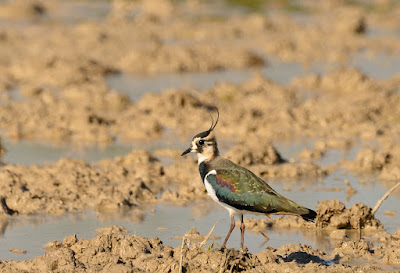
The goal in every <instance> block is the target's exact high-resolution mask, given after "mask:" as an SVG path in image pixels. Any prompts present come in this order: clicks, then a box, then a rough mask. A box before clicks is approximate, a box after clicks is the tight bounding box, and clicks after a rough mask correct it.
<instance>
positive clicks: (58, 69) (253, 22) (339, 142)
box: [0, 0, 400, 272]
mask: <svg viewBox="0 0 400 273" xmlns="http://www.w3.org/2000/svg"><path fill="white" fill-rule="evenodd" d="M228 2H229V1H228ZM233 2H235V1H233ZM276 2H277V3H280V1H276ZM289 2H290V1H289ZM368 3H369V4H368V5H367V4H364V3H362V2H360V3H359V2H356V3H354V4H352V5H346V4H343V3H342V2H341V1H323V2H322V3H318V4H316V3H314V4H310V3H309V2H308V1H299V2H296V4H293V3H292V4H293V6H291V5H288V4H287V3H286V4H287V5H288V6H285V4H284V3H280V4H276V5H274V4H266V6H264V7H258V11H257V12H254V10H252V8H251V7H247V8H246V7H237V6H235V5H234V4H232V3H230V4H227V3H225V4H224V3H222V2H221V3H220V2H217V3H214V4H210V3H202V2H199V1H178V2H175V1H168V0H151V1H147V0H146V1H124V0H115V1H107V2H103V1H91V2H86V1H72V2H70V3H64V2H62V1H46V0H44V1H36V0H29V1H22V0H21V1H3V2H1V3H0V130H1V136H0V189H1V191H0V202H1V206H0V218H1V223H2V228H1V229H2V231H1V235H0V239H4V238H6V237H7V223H8V222H9V221H10V219H11V220H12V219H18V218H28V219H29V217H53V216H54V217H55V216H57V217H59V216H62V215H70V214H73V213H81V212H83V211H94V212H96V213H97V215H99V217H101V215H105V214H107V213H111V214H113V213H114V214H115V215H116V216H115V219H116V218H118V217H119V216H118V215H121V214H124V213H128V214H129V213H131V216H132V215H134V216H132V218H130V220H131V221H139V222H140V221H143V218H145V215H146V210H147V207H148V206H164V205H165V204H170V205H171V204H172V205H173V206H183V207H191V208H193V206H194V204H197V202H211V199H210V197H209V196H208V195H207V192H206V190H205V188H204V186H203V185H202V183H201V181H200V178H199V174H198V172H197V160H196V159H195V158H192V157H188V158H181V157H180V154H181V152H182V151H183V150H184V149H185V148H187V145H188V144H189V141H190V139H191V137H192V136H193V135H194V134H197V133H199V132H200V131H204V130H206V129H208V128H209V126H210V119H209V114H208V113H209V111H210V109H212V106H214V105H216V106H218V108H219V112H220V113H221V117H220V122H219V124H218V127H217V128H216V135H217V138H218V141H219V143H220V148H221V149H220V150H221V153H222V155H223V156H224V157H227V158H229V159H231V160H232V161H234V162H236V163H238V164H240V165H242V166H244V167H247V168H249V169H250V170H252V171H253V172H254V173H256V174H257V175H259V176H260V177H262V178H264V179H266V180H268V181H269V182H270V183H271V185H272V186H273V187H274V188H277V189H279V192H281V193H282V194H283V195H285V196H289V197H290V198H291V199H294V200H296V201H297V200H298V201H299V203H304V204H305V205H307V206H308V207H312V208H314V209H315V210H316V211H317V213H318V217H317V219H316V222H315V223H306V222H304V221H303V220H301V219H297V218H290V217H280V218H274V219H272V220H270V219H261V218H251V217H250V218H246V222H245V223H246V227H247V231H248V232H249V233H252V234H259V232H265V231H266V230H269V229H275V230H279V229H293V230H301V231H306V232H307V234H320V233H324V234H325V235H324V236H325V237H324V238H325V240H328V241H329V245H330V246H329V247H328V248H327V249H320V248H319V247H318V244H316V245H317V246H315V245H313V246H310V245H308V244H305V243H297V242H296V243H297V244H296V243H294V244H289V242H287V241H285V242H284V243H282V244H281V245H280V246H276V245H274V247H271V246H268V242H266V245H265V246H263V247H262V249H259V251H258V252H257V251H248V252H240V251H238V249H234V248H231V249H225V250H220V249H219V245H220V238H221V236H222V237H223V236H225V234H222V233H220V232H219V231H218V234H215V232H214V234H212V235H211V236H210V237H209V238H207V239H208V240H206V241H205V244H203V245H201V242H202V241H203V240H204V239H206V234H207V231H206V232H204V230H202V232H201V234H199V233H197V231H196V230H193V229H190V228H191V227H188V228H187V229H185V230H184V231H182V230H180V231H179V232H180V233H178V232H177V233H173V232H171V233H170V234H169V237H172V238H177V240H175V241H179V243H178V244H179V246H178V244H171V243H163V241H166V240H165V239H164V238H166V237H163V239H159V238H157V237H154V238H151V237H149V236H147V237H143V236H141V234H134V232H133V233H132V232H131V231H129V232H128V231H127V230H126V229H125V228H124V227H122V226H116V225H112V226H108V227H104V228H102V229H99V230H97V235H93V234H92V235H91V236H90V238H86V239H82V238H79V237H77V236H76V235H74V233H75V234H76V233H77V232H70V233H69V234H64V235H63V236H64V237H65V236H66V237H65V238H64V239H62V238H58V239H57V240H55V241H51V240H47V238H45V239H44V240H45V241H43V242H42V243H43V244H42V245H45V251H46V253H45V254H44V255H38V256H37V257H35V258H32V259H28V260H25V261H24V259H23V258H22V259H20V260H22V261H13V259H3V258H2V257H1V256H0V271H2V272H15V271H18V272H19V271H21V272H22V271H36V272H41V271H54V272H86V271H90V272H92V271H102V270H103V271H107V272H149V271H150V272H157V271H159V272H242V271H243V272H281V271H287V272H300V271H301V272H354V271H365V272H373V271H389V272H392V271H398V270H399V266H400V252H399V249H400V231H399V230H400V229H399V228H400V223H399V213H400V211H399V210H398V208H397V207H396V206H395V205H393V204H396V202H397V203H398V200H399V192H400V191H399V189H397V190H395V191H393V192H392V193H391V195H390V196H389V197H388V198H389V199H391V200H389V199H388V201H387V202H389V203H388V204H390V205H389V206H383V207H384V208H385V211H384V212H383V211H379V210H378V212H377V213H376V214H375V212H373V207H374V206H375V204H376V203H377V201H378V200H379V199H380V198H381V197H382V195H383V194H384V193H385V192H386V191H387V190H389V189H390V188H391V187H393V186H394V185H395V184H396V183H398V180H399V178H400V167H399V166H400V156H399V155H400V149H399V142H400V139H399V135H400V134H399V133H400V126H399V124H400V123H399V122H398V121H399V117H400V110H399V109H400V108H399V107H398V105H400V95H399V84H400V74H399V72H398V71H397V70H396V69H395V68H391V67H390V65H388V64H386V66H383V67H380V66H379V65H378V64H377V63H378V61H377V59H378V57H379V56H382V54H383V55H386V56H388V57H387V59H390V60H399V59H400V56H399V55H398V52H400V50H399V47H400V35H399V33H398V29H399V28H400V23H399V21H398V20H391V19H390V18H395V17H396V16H397V15H398V14H399V12H400V5H399V4H398V3H397V2H395V1H369V2H368ZM231 5H233V6H231ZM78 11H79V12H78ZM360 56H363V57H360ZM365 57H368V58H369V61H370V62H368V65H369V66H368V67H364V66H363V65H362V64H363V62H364V61H357V59H356V58H365ZM277 60H279V63H280V64H281V65H282V66H283V67H284V68H287V69H286V70H287V71H285V69H283V70H282V71H283V73H281V74H279V73H280V70H274V69H275V68H276V67H277V66H278V65H277V63H278V62H277ZM365 63H367V62H366V61H365ZM371 63H372V64H371ZM354 64H356V65H354ZM371 66H373V69H371ZM293 67H296V68H293ZM298 67H301V68H302V69H303V70H301V72H299V73H293V72H292V71H293V70H294V71H296V69H298ZM393 67H395V66H393ZM376 70H380V73H379V76H378V74H377V75H374V73H371V71H376ZM277 71H278V72H279V73H278V72H277ZM225 72H226V74H224V75H225V76H224V77H226V80H219V79H215V77H216V75H221V73H225ZM213 73H214V74H213ZM218 73H220V74H218ZM230 73H232V74H230ZM289 74H290V77H289V76H288V75H289ZM168 75H171V76H173V77H175V78H174V80H173V83H175V82H176V83H178V82H179V81H180V80H179V79H180V77H181V76H182V79H184V80H182V82H180V83H179V84H177V85H176V86H174V84H172V86H169V85H168V86H166V85H164V84H163V81H164V80H166V79H167V78H168ZM187 75H193V77H199V75H201V77H205V78H204V79H205V80H204V82H206V83H202V84H199V86H196V84H194V85H193V84H191V83H189V84H184V82H185V81H186V80H187V79H188V76H187ZM206 75H212V77H211V78H207V76H206ZM382 75H384V76H382ZM213 77H214V78H213ZM229 77H231V78H232V80H231V81H230V80H228V79H229ZM242 77H243V79H244V80H240V81H239V80H238V78H242ZM124 78H127V79H128V80H127V82H128V83H132V86H133V87H134V88H133V87H132V88H130V84H126V85H125V86H124V85H123V84H121V83H119V82H118V81H119V80H120V79H124ZM200 79H202V78H200ZM210 79H212V80H210ZM282 79H284V80H282ZM152 81H154V84H153V83H152ZM143 82H146V83H145V84H143ZM193 82H194V83H196V82H197V83H199V78H197V80H194V81H193ZM202 82H203V80H202ZM210 82H211V83H210ZM181 83H182V84H181ZM141 88H142V89H141ZM299 141H300V143H301V144H300V145H298V147H294V146H293V147H294V148H293V147H291V148H288V147H289V146H288V145H286V144H284V143H291V144H290V145H296V144H293V143H297V142H299ZM21 143H23V145H25V146H18V145H21ZM34 143H41V144H40V145H42V146H39V148H36V150H35V149H32V150H29V145H30V144H32V145H33V144H34ZM18 147H23V148H20V151H19V154H18V155H17V156H14V157H11V158H15V159H14V160H8V159H9V158H10V157H8V156H9V155H15V154H16V153H15V151H16V150H17V148H18ZM40 147H47V148H46V149H48V150H49V151H50V150H56V149H60V150H61V151H63V152H60V156H58V155H57V156H52V157H51V160H48V161H45V160H43V158H41V157H40V156H39V155H37V156H36V154H35V153H36V152H37V150H41V151H43V149H42V148H40ZM93 147H94V148H93ZM79 149H83V150H85V149H94V150H96V151H108V152H104V153H101V152H98V153H94V154H95V155H94V156H91V158H90V160H88V159H87V158H88V157H84V156H82V157H81V158H79V156H74V155H75V153H74V152H73V151H76V150H79ZM107 149H108V150H107ZM116 150H117V151H116ZM287 151H290V152H287ZM68 152H70V154H72V156H67V155H68ZM24 153H26V154H24ZM28 157H29V158H33V159H31V160H25V161H24V159H25V158H28ZM35 157H37V159H36V158H35ZM10 161H12V162H10ZM21 162H29V164H19V163H21ZM35 163H37V164H35ZM367 192H368V195H367ZM378 193H379V194H378ZM393 200H394V201H393ZM384 202H386V201H384ZM193 210H194V211H196V212H195V213H194V215H196V214H197V215H199V217H200V215H202V216H204V215H207V214H209V213H210V212H211V211H213V208H209V207H202V206H198V207H196V208H194V209H193ZM121 212H123V213H121ZM4 223H6V224H4ZM177 225H179V223H177ZM211 226H212V225H211ZM211 226H210V227H209V228H211ZM8 228H10V227H8ZM162 228H163V227H162V226H160V230H159V231H160V236H164V235H161V234H164V232H163V229H162ZM93 231H94V230H93ZM185 232H186V234H185ZM165 233H169V231H168V230H167V231H165ZM266 233H267V235H268V232H266ZM307 236H308V235H307ZM3 237H4V238H3ZM259 238H263V237H261V235H260V236H259ZM315 238H317V235H315ZM318 238H320V237H318ZM318 238H317V239H315V241H320V239H318ZM257 240H259V239H257ZM263 240H264V239H263ZM272 240H273V239H272ZM167 241H168V240H167ZM168 242H169V241H168ZM181 243H182V244H181ZM11 244H12V242H11ZM7 245H10V243H8V244H7ZM200 245H201V246H200ZM238 245H239V244H237V246H238ZM228 246H229V245H228ZM250 249H251V250H253V249H254V248H252V247H250ZM7 251H9V252H11V253H13V255H16V256H21V255H22V256H23V255H26V253H27V250H26V249H25V248H16V247H10V249H9V250H7ZM29 251H30V250H28V252H29ZM7 257H8V256H7Z"/></svg>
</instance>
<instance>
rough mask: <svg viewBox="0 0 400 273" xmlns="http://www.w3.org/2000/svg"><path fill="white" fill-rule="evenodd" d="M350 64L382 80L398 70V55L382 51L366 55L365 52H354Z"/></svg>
mask: <svg viewBox="0 0 400 273" xmlns="http://www.w3.org/2000/svg"><path fill="white" fill-rule="evenodd" d="M350 65H352V66H354V67H357V68H359V69H361V71H363V72H364V73H365V74H367V75H368V76H370V77H373V78H376V79H379V80H384V79H388V78H390V77H393V76H395V75H396V74H398V73H399V71H400V56H398V55H397V56H393V55H389V54H386V53H384V52H379V53H376V54H373V55H368V54H367V53H365V52H359V53H357V54H354V55H353V57H352V58H351V60H350Z"/></svg>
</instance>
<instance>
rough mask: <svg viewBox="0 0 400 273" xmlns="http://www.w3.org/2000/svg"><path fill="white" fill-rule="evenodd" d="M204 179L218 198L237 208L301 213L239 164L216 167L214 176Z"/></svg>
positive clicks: (265, 211) (254, 210)
mask: <svg viewBox="0 0 400 273" xmlns="http://www.w3.org/2000/svg"><path fill="white" fill-rule="evenodd" d="M207 181H208V182H209V183H210V184H211V186H212V187H213V189H214V190H215V194H216V196H217V197H218V199H219V201H221V202H223V203H226V204H228V205H230V206H232V207H234V208H236V209H239V210H247V211H253V212H260V213H276V212H290V213H296V214H301V213H302V212H303V210H302V207H301V206H299V205H297V204H296V203H294V202H292V201H290V200H288V199H286V198H285V197H283V196H281V195H280V194H278V193H277V192H275V191H274V190H273V189H272V188H271V187H270V186H269V185H268V184H267V183H266V182H265V181H264V180H262V179H261V178H259V177H257V176H256V175H255V174H254V173H252V172H250V171H249V170H247V169H244V168H242V167H240V166H237V167H236V168H229V169H216V175H215V174H210V175H208V176H207ZM303 209H304V208H303Z"/></svg>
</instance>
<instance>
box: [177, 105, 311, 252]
mask: <svg viewBox="0 0 400 273" xmlns="http://www.w3.org/2000/svg"><path fill="white" fill-rule="evenodd" d="M216 111H217V113H218V117H217V120H216V122H215V123H214V120H213V118H212V116H211V121H212V124H211V127H210V129H208V130H207V131H205V132H202V133H199V134H197V135H195V136H194V137H193V139H192V143H191V146H190V147H189V148H188V149H187V150H186V151H184V152H183V153H182V156H183V155H186V154H188V153H197V158H198V164H199V171H200V176H201V179H202V180H203V183H204V186H205V187H206V189H207V192H208V194H209V195H210V196H211V198H212V199H213V200H214V201H215V202H217V203H218V204H220V205H221V206H223V207H224V208H226V209H227V210H228V211H229V215H230V218H231V227H230V229H229V231H228V234H227V235H226V238H225V241H224V243H223V244H222V248H225V246H226V242H227V241H228V239H229V236H230V235H231V233H232V230H233V229H234V228H235V216H239V217H240V220H241V226H240V230H241V250H242V251H243V250H244V230H245V226H244V223H243V214H245V213H253V214H265V215H266V216H268V217H269V215H270V214H288V215H296V216H300V217H302V218H303V219H304V220H306V221H310V222H312V221H313V220H314V219H315V217H316V216H317V214H316V212H315V211H313V210H311V209H308V208H305V207H303V206H300V205H298V204H296V203H295V202H293V201H291V200H289V199H287V198H285V197H283V196H282V195H280V194H279V193H277V192H276V191H275V190H273V189H272V188H271V187H270V186H269V185H268V184H267V183H266V182H265V181H264V180H262V179H261V178H259V177H258V176H256V175H255V174H254V173H252V172H251V171H249V170H248V169H246V168H243V167H241V166H239V165H237V164H235V163H233V162H232V161H230V160H228V159H225V158H222V157H220V155H219V151H218V145H217V141H216V139H215V135H214V132H213V130H214V128H215V126H217V123H218V120H219V111H218V109H217V108H216Z"/></svg>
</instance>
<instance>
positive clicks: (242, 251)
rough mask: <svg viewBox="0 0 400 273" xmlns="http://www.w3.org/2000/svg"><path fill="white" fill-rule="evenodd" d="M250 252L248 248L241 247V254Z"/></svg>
mask: <svg viewBox="0 0 400 273" xmlns="http://www.w3.org/2000/svg"><path fill="white" fill-rule="evenodd" d="M248 252H249V249H248V248H247V247H245V246H244V247H241V248H240V253H248Z"/></svg>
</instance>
